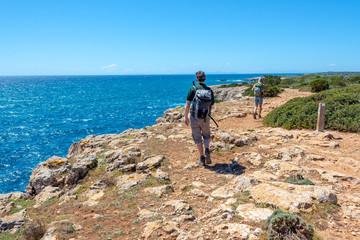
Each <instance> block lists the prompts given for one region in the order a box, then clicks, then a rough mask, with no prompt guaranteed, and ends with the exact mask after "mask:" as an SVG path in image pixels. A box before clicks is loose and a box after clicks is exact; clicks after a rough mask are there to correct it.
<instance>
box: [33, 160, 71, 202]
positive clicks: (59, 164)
mask: <svg viewBox="0 0 360 240" xmlns="http://www.w3.org/2000/svg"><path fill="white" fill-rule="evenodd" d="M70 170H71V164H70V161H69V160H67V159H66V158H61V157H56V156H54V157H52V158H49V159H48V160H46V161H45V162H41V163H39V164H38V166H37V167H36V168H35V169H34V170H33V172H32V174H31V176H30V180H29V185H28V186H27V187H26V193H27V194H28V195H30V196H34V195H37V194H39V193H40V192H41V191H42V190H43V189H44V188H45V187H47V186H52V187H62V186H64V185H65V180H66V175H67V174H68V173H69V172H70Z"/></svg>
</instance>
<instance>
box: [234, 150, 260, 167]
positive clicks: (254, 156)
mask: <svg viewBox="0 0 360 240" xmlns="http://www.w3.org/2000/svg"><path fill="white" fill-rule="evenodd" d="M239 159H246V160H247V161H248V162H249V163H251V164H252V165H254V166H256V167H258V166H260V165H261V163H262V160H263V157H262V156H261V155H260V154H259V153H257V152H243V153H241V154H240V155H238V156H237V157H235V161H237V162H239Z"/></svg>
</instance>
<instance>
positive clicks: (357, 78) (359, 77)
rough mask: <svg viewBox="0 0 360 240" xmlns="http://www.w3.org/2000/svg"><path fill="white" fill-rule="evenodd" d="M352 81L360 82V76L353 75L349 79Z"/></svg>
mask: <svg viewBox="0 0 360 240" xmlns="http://www.w3.org/2000/svg"><path fill="white" fill-rule="evenodd" d="M349 81H350V82H353V83H360V76H353V77H351V78H350V79H349Z"/></svg>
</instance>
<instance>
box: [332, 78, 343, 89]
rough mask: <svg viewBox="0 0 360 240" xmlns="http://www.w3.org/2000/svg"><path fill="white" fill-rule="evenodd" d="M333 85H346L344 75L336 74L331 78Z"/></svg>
mask: <svg viewBox="0 0 360 240" xmlns="http://www.w3.org/2000/svg"><path fill="white" fill-rule="evenodd" d="M330 79H331V80H330V81H331V85H334V86H339V87H346V81H345V79H344V77H343V76H334V77H331V78H330Z"/></svg>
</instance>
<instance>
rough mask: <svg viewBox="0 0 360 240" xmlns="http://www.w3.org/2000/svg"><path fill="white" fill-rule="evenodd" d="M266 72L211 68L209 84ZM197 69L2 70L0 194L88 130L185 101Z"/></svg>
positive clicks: (147, 118)
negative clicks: (118, 72)
mask: <svg viewBox="0 0 360 240" xmlns="http://www.w3.org/2000/svg"><path fill="white" fill-rule="evenodd" d="M258 76H262V74H219V75H217V74H208V75H207V80H206V84H207V85H219V84H225V83H234V82H237V83H239V82H243V81H244V80H245V79H249V78H253V77H258ZM194 80H195V75H138V76H133V75H131V76H109V75H106V76H0V194H1V193H9V192H16V191H21V192H24V191H25V188H26V186H27V185H28V183H29V178H30V175H31V173H32V171H33V169H34V168H35V167H36V166H37V164H38V163H40V162H43V161H45V160H47V159H48V158H50V157H52V156H60V157H66V155H67V152H68V149H69V147H70V146H71V144H72V143H74V142H77V141H80V140H81V139H83V138H85V137H86V136H87V135H92V134H95V135H101V134H109V133H121V132H122V131H124V130H126V129H129V128H133V129H139V128H143V127H145V126H151V125H154V124H155V121H156V119H157V118H159V117H162V116H163V112H164V111H165V110H166V109H168V108H173V107H176V106H184V105H185V103H186V95H187V92H188V90H189V88H190V87H191V86H192V84H193V81H194ZM225 80H226V81H225Z"/></svg>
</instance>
